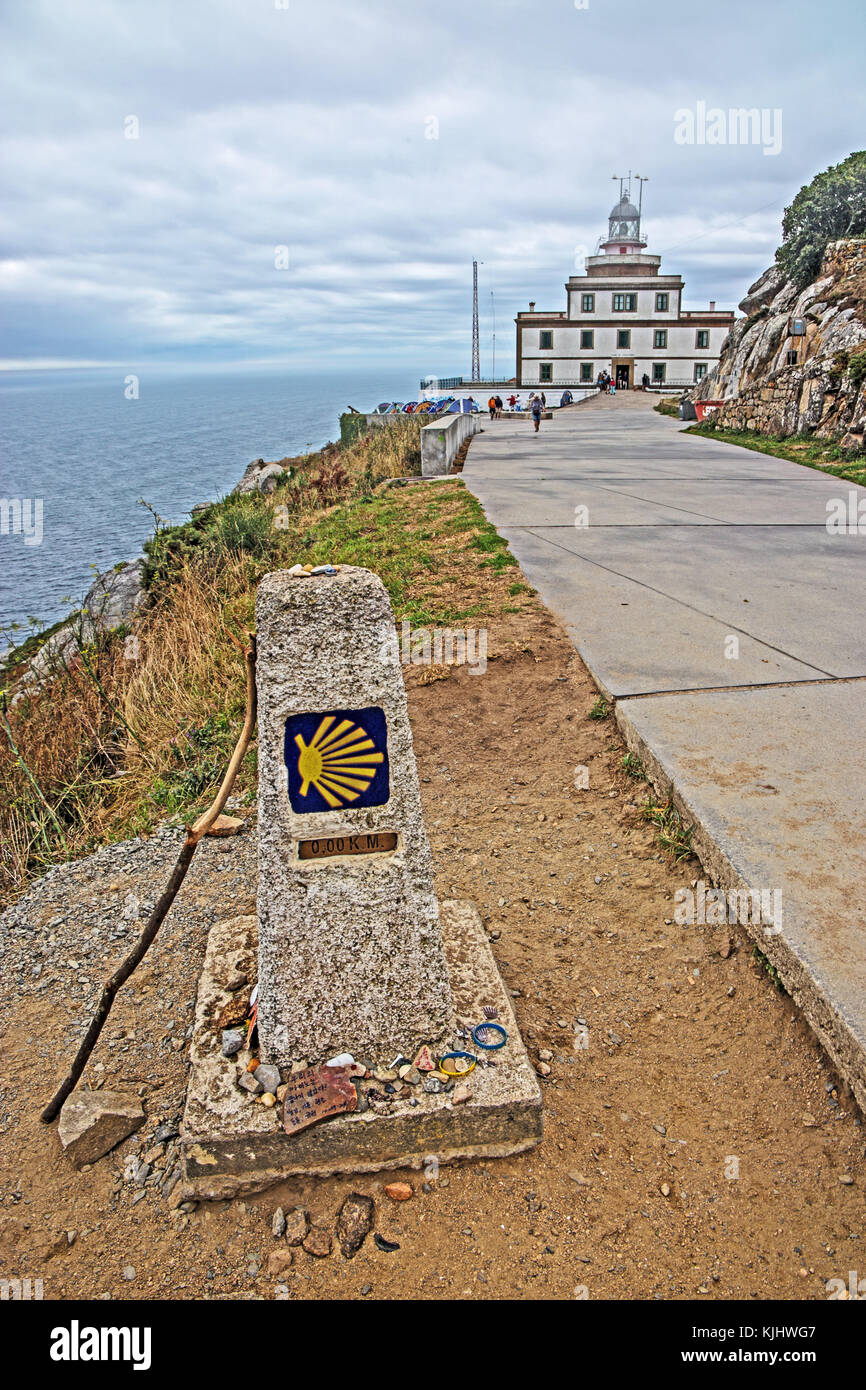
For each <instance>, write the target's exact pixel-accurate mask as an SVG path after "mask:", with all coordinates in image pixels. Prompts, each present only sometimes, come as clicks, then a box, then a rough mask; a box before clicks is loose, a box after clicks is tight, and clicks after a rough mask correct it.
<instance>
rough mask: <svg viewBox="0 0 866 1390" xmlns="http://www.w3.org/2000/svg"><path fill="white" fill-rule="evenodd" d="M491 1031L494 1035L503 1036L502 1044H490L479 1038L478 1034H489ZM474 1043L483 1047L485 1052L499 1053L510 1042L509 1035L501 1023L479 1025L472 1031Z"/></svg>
mask: <svg viewBox="0 0 866 1390" xmlns="http://www.w3.org/2000/svg"><path fill="white" fill-rule="evenodd" d="M491 1029H492V1030H493V1032H494V1033H499V1034H501V1039H502V1040H501V1042H494V1043H489V1042H484V1041H483V1040H482V1039H481V1038H479V1036H478V1034H479V1033H480V1032H481V1031H482V1030H484V1031H485V1032H487V1031H489V1030H491ZM472 1041H473V1042H474V1043H477V1045H478V1046H479V1047H483V1048H484V1050H485V1052H498V1051H499V1049H500V1047H504V1046H505V1044H506V1043H507V1042H508V1034H507V1033H506V1031H505V1029H504V1028H503V1027H502V1024H501V1023H479V1024H477V1025H476V1026H475V1027H474V1028H473V1029H472Z"/></svg>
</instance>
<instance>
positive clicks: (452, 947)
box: [181, 901, 543, 1200]
mask: <svg viewBox="0 0 866 1390" xmlns="http://www.w3.org/2000/svg"><path fill="white" fill-rule="evenodd" d="M439 913H440V921H441V927H442V938H443V942H444V946H445V957H446V961H447V964H448V972H449V976H450V981H451V989H452V991H453V994H454V1000H455V1006H456V1012H457V1017H458V1018H459V1019H465V1020H467V1021H468V1020H470V1019H471V1020H472V1021H473V1022H480V1021H481V1019H482V1018H483V1016H484V1015H483V1007H484V1005H485V1004H487V1005H493V1006H494V1007H495V1008H497V1009H498V1011H499V1021H500V1022H501V1023H502V1025H503V1026H504V1027H505V1029H506V1030H507V1032H508V1042H507V1043H506V1045H505V1047H504V1048H502V1049H501V1050H500V1051H498V1052H494V1053H490V1054H489V1058H490V1059H491V1060H492V1062H493V1063H495V1065H489V1066H488V1065H482V1064H481V1063H479V1065H478V1066H476V1068H475V1070H474V1071H473V1072H472V1073H471V1074H470V1075H469V1076H468V1077H467V1078H466V1084H467V1085H468V1086H469V1088H470V1090H471V1093H472V1094H471V1097H470V1099H469V1100H468V1101H464V1102H462V1103H460V1104H457V1105H454V1104H452V1101H451V1098H450V1094H449V1093H447V1092H446V1093H443V1094H439V1095H428V1094H427V1093H426V1092H425V1091H424V1090H423V1088H422V1087H421V1086H416V1087H413V1088H411V1093H410V1094H407V1092H406V1091H404V1092H403V1093H402V1094H401V1095H400V1096H398V1097H395V1099H394V1100H393V1101H392V1102H391V1104H390V1106H389V1111H388V1113H387V1114H378V1113H374V1112H373V1111H372V1110H366V1111H364V1112H363V1113H355V1114H351V1115H339V1116H336V1117H335V1118H333V1119H328V1120H324V1121H322V1122H321V1123H319V1124H317V1125H313V1126H311V1127H310V1128H309V1129H305V1130H303V1131H301V1133H299V1134H294V1135H292V1136H291V1137H289V1136H288V1135H286V1134H285V1133H284V1131H283V1128H282V1124H281V1122H280V1118H279V1107H277V1108H275V1109H272V1110H267V1109H265V1107H264V1106H262V1105H261V1104H259V1102H257V1101H256V1100H254V1099H252V1098H250V1097H249V1096H248V1095H247V1093H246V1092H244V1091H242V1090H240V1088H239V1087H238V1085H237V1080H236V1072H237V1068H236V1063H235V1060H234V1059H233V1058H226V1057H223V1055H222V1052H221V1048H220V1039H219V1036H218V1034H217V1032H216V1029H215V1020H216V1018H217V1016H218V1014H219V1012H220V1010H221V1009H222V1008H223V1007H224V1005H225V1004H227V1003H228V1002H229V1000H230V999H231V998H232V995H231V994H230V993H229V991H228V990H227V989H226V983H227V981H228V980H229V979H230V978H231V976H232V975H233V974H235V973H236V972H237V971H238V970H242V971H244V972H245V973H246V974H247V975H248V977H249V978H250V979H253V978H255V961H256V949H257V927H256V919H255V917H235V918H232V919H231V920H229V921H226V922H221V923H218V924H217V925H216V926H214V927H213V928H212V929H211V932H210V936H209V938H208V945H207V952H206V955H205V962H204V968H203V970H202V975H201V980H200V982H199V990H198V999H197V1003H196V1017H195V1030H194V1033H193V1038H192V1043H191V1046H190V1073H189V1085H188V1088H187V1098H186V1108H185V1111H184V1118H183V1125H182V1127H181V1145H182V1153H183V1166H184V1178H185V1183H184V1193H185V1195H188V1196H190V1197H195V1198H198V1199H204V1200H216V1199H219V1198H225V1197H235V1196H239V1195H241V1194H243V1193H248V1192H256V1191H261V1190H262V1189H263V1188H265V1187H269V1186H270V1185H272V1184H273V1183H277V1182H281V1181H282V1180H283V1179H285V1178H289V1177H294V1176H299V1175H312V1176H318V1177H327V1176H330V1175H331V1174H333V1173H369V1172H376V1171H378V1170H380V1169H385V1168H402V1167H412V1168H420V1167H421V1165H422V1164H423V1163H424V1161H425V1160H427V1159H429V1158H431V1157H434V1158H435V1159H436V1160H437V1162H438V1163H439V1164H443V1163H450V1162H452V1161H454V1160H455V1159H461V1158H502V1157H506V1156H507V1155H509V1154H515V1153H521V1152H523V1151H524V1150H525V1149H530V1148H532V1147H533V1146H534V1145H535V1144H537V1143H539V1141H540V1140H541V1137H542V1126H543V1114H542V1098H541V1088H540V1086H539V1082H538V1078H537V1076H536V1074H535V1072H534V1070H533V1068H532V1065H531V1063H530V1061H529V1058H528V1056H527V1054H526V1049H525V1048H524V1045H523V1042H522V1039H521V1037H520V1034H519V1032H518V1029H517V1020H516V1018H515V1016H514V1011H513V1009H512V1007H511V999H510V996H509V994H508V991H507V990H506V988H505V986H504V984H503V982H502V977H501V976H500V974H499V970H498V968H497V965H496V962H495V960H494V958H493V954H492V952H491V950H490V946H489V944H488V941H487V938H486V936H485V934H484V929H483V927H482V923H481V918H480V916H479V914H478V910H477V908H476V907H475V905H474V904H473V903H470V902H455V901H450V902H442V903H440V905H439ZM453 1046H454V1048H455V1050H456V1049H458V1048H460V1049H465V1048H466V1043H465V1041H463V1042H461V1041H460V1040H458V1039H455V1041H454V1044H453ZM470 1050H472V1051H475V1052H477V1053H479V1054H480V1055H481V1056H482V1057H484V1054H481V1053H480V1050H479V1049H476V1048H474V1047H473V1048H471V1049H470ZM307 1060H314V1061H321V1060H324V1059H321V1058H318V1059H315V1058H314V1059H307ZM485 1060H486V1059H485ZM412 1101H414V1102H415V1104H412V1103H411V1102H412Z"/></svg>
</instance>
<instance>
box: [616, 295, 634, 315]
mask: <svg viewBox="0 0 866 1390" xmlns="http://www.w3.org/2000/svg"><path fill="white" fill-rule="evenodd" d="M636 309H637V295H636V294H615V295H614V296H613V312H614V313H615V314H633V313H634V312H635V310H636Z"/></svg>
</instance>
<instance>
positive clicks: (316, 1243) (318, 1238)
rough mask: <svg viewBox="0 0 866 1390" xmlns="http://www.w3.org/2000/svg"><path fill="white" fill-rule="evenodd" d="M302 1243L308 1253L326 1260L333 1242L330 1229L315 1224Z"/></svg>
mask: <svg viewBox="0 0 866 1390" xmlns="http://www.w3.org/2000/svg"><path fill="white" fill-rule="evenodd" d="M302 1243H303V1246H304V1249H305V1250H306V1252H307V1254H308V1255H314V1256H315V1258H316V1259H317V1260H324V1259H325V1257H326V1256H327V1255H330V1253H331V1245H332V1243H333V1242H332V1240H331V1232H330V1231H326V1230H325V1228H324V1227H323V1226H313V1227H312V1228H311V1229H310V1230H309V1231H308V1232H307V1234H306V1236H305V1238H304V1240H303V1242H302Z"/></svg>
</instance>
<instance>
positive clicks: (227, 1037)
mask: <svg viewBox="0 0 866 1390" xmlns="http://www.w3.org/2000/svg"><path fill="white" fill-rule="evenodd" d="M243 1045H244V1035H243V1033H242V1032H241V1030H240V1028H224V1029H223V1035H222V1052H223V1056H224V1057H234V1056H236V1055H237V1053H238V1052H240V1050H241V1048H242V1047H243Z"/></svg>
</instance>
